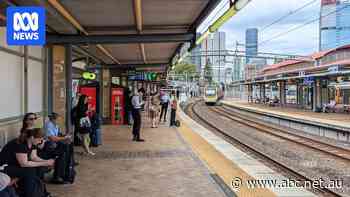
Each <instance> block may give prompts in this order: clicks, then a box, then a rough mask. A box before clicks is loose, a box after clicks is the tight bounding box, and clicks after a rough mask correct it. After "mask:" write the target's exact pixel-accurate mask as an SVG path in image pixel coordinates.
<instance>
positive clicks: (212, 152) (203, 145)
mask: <svg viewBox="0 0 350 197" xmlns="http://www.w3.org/2000/svg"><path fill="white" fill-rule="evenodd" d="M181 123H182V124H181V126H180V127H179V129H178V131H179V132H180V134H181V135H182V136H183V137H184V139H185V141H186V142H187V143H189V144H190V145H191V147H192V149H193V151H194V152H195V153H196V154H197V155H198V156H199V158H200V159H201V160H202V161H204V162H205V163H206V164H207V166H208V167H209V170H211V171H213V172H215V173H216V174H217V175H218V176H219V177H221V179H223V181H224V182H225V183H226V184H227V185H228V186H229V188H231V189H232V190H233V188H232V186H231V184H232V180H233V179H234V178H235V177H239V178H240V179H242V180H243V182H244V181H245V180H254V178H253V177H251V176H250V175H248V174H247V173H246V172H245V171H244V170H242V169H241V168H240V167H238V166H237V165H236V164H235V163H233V162H232V161H231V160H229V159H227V158H226V157H225V156H224V155H223V154H222V153H220V152H218V151H217V150H216V149H215V148H214V147H213V146H212V145H211V144H209V143H208V142H207V141H206V140H205V139H203V138H202V137H201V136H199V135H198V134H197V133H195V132H193V131H192V130H191V129H190V128H189V127H188V126H187V125H186V123H184V121H182V122H181ZM235 193H236V195H237V196H242V197H251V196H252V197H253V196H254V197H257V196H258V197H265V196H268V197H270V196H271V197H273V196H276V194H275V193H273V192H272V191H270V190H268V189H260V188H258V189H249V188H247V187H246V186H243V187H241V188H240V189H239V190H238V191H236V192H235Z"/></svg>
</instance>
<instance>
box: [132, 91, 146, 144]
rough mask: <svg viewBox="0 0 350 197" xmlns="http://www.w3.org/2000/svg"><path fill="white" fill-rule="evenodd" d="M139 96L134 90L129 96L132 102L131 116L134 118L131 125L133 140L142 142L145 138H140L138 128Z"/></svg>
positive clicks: (140, 103)
mask: <svg viewBox="0 0 350 197" xmlns="http://www.w3.org/2000/svg"><path fill="white" fill-rule="evenodd" d="M141 99H142V98H141V97H140V94H139V92H137V91H135V93H134V95H133V96H132V98H131V104H132V117H133V119H134V125H133V127H132V134H133V138H132V140H133V141H137V142H143V141H145V140H143V139H141V138H140V129H141V112H140V111H141V105H142V102H141Z"/></svg>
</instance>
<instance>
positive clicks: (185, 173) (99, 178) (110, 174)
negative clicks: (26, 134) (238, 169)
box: [48, 120, 224, 197]
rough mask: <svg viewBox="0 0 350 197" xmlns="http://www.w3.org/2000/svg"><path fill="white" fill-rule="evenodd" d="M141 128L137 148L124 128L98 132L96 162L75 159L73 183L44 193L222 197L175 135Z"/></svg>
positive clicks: (163, 127) (71, 196)
mask: <svg viewBox="0 0 350 197" xmlns="http://www.w3.org/2000/svg"><path fill="white" fill-rule="evenodd" d="M144 122H146V125H145V127H146V128H143V129H142V137H143V138H144V139H145V140H146V142H143V143H142V142H133V141H131V128H129V127H128V126H119V127H118V126H104V127H103V145H102V146H100V147H98V148H94V150H93V151H94V152H96V153H97V154H96V156H91V157H87V156H81V155H80V154H77V158H78V161H79V162H80V165H79V166H78V167H77V171H78V175H77V179H76V181H75V183H74V184H73V185H49V186H48V188H49V191H50V192H51V193H52V194H54V195H55V196H60V197H80V196H81V197H89V196H91V197H116V196H121V197H129V196H130V197H132V196H135V197H141V196H146V197H148V196H152V197H158V196H159V197H165V196H181V197H184V196H191V197H192V196H210V197H215V196H224V193H223V192H222V191H221V189H220V188H219V186H218V185H217V184H216V183H215V182H214V181H213V179H212V178H211V177H210V172H209V171H208V169H207V168H206V167H205V166H204V165H203V164H202V163H201V162H200V161H199V160H198V158H197V157H196V156H195V155H194V153H193V152H192V150H191V149H190V148H189V146H188V145H187V144H186V143H185V142H184V141H183V140H182V137H181V136H180V135H179V133H178V132H177V131H176V129H173V128H169V127H168V126H167V125H161V126H160V127H159V128H158V129H151V128H149V126H148V123H147V121H146V120H145V121H144ZM81 151H82V150H81V149H80V147H79V148H77V150H76V152H78V153H79V152H81Z"/></svg>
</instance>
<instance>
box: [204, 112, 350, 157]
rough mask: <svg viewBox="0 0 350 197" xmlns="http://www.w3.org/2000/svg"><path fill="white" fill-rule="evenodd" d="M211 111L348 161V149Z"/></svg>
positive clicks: (250, 119)
mask: <svg viewBox="0 0 350 197" xmlns="http://www.w3.org/2000/svg"><path fill="white" fill-rule="evenodd" d="M209 109H210V110H211V111H213V112H215V113H217V114H219V115H221V116H224V117H226V118H228V119H230V120H233V121H236V122H239V123H241V124H243V125H246V126H248V127H253V128H255V129H257V130H258V131H261V132H265V133H267V134H270V135H273V136H275V137H278V138H281V139H284V140H288V141H290V142H293V143H297V144H299V145H302V146H306V147H308V148H312V149H314V150H317V151H321V152H323V153H327V154H330V155H332V156H334V157H337V158H340V159H344V160H346V161H350V151H349V150H348V149H345V148H342V147H339V146H335V145H332V144H328V143H325V142H321V141H317V140H314V139H311V138H306V137H304V136H300V135H298V134H294V133H291V132H288V131H285V130H283V129H281V128H278V127H275V126H272V125H268V124H267V123H262V122H261V121H259V120H252V118H247V117H243V116H238V115H237V114H235V113H234V112H232V111H230V110H229V109H227V108H224V107H212V108H209Z"/></svg>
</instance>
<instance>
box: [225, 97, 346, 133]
mask: <svg viewBox="0 0 350 197" xmlns="http://www.w3.org/2000/svg"><path fill="white" fill-rule="evenodd" d="M222 103H223V104H226V105H229V106H232V107H235V108H239V109H244V110H248V111H253V112H257V113H261V114H265V115H269V116H273V117H280V118H283V119H289V120H295V121H297V122H301V123H304V124H310V125H319V126H323V127H327V128H333V129H337V130H344V131H347V132H350V122H349V121H348V120H349V118H350V115H349V114H345V113H323V112H320V113H316V112H313V111H310V110H303V109H296V108H289V107H270V106H267V105H263V104H256V103H248V102H246V101H242V100H236V99H229V100H228V99H227V100H224V101H222Z"/></svg>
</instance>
